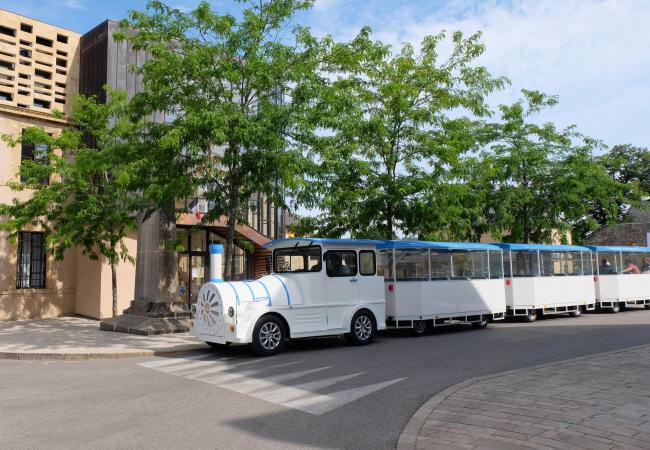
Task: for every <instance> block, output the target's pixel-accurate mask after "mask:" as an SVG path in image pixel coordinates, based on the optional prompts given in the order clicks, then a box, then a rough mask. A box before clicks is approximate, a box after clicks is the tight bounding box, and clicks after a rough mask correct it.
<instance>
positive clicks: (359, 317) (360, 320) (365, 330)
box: [346, 310, 375, 345]
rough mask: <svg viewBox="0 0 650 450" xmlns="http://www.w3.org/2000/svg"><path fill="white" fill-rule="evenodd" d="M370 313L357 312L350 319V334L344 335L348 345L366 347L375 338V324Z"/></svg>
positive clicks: (364, 311)
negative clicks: (348, 342)
mask: <svg viewBox="0 0 650 450" xmlns="http://www.w3.org/2000/svg"><path fill="white" fill-rule="evenodd" d="M373 319H374V318H373V316H372V314H371V313H370V311H366V310H361V311H358V312H357V313H356V314H355V315H354V317H353V318H352V323H351V324H350V333H349V334H347V335H346V337H347V338H348V340H349V341H350V343H352V344H354V345H366V344H369V343H370V341H372V338H373V337H374V336H375V324H374V321H373Z"/></svg>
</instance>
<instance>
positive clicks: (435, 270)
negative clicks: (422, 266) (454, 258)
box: [430, 251, 451, 280]
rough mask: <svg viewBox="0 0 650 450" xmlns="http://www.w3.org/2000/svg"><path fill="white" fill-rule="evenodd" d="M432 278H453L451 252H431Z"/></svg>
mask: <svg viewBox="0 0 650 450" xmlns="http://www.w3.org/2000/svg"><path fill="white" fill-rule="evenodd" d="M430 261H431V279H432V280H448V279H449V278H451V253H449V252H442V253H438V252H434V251H432V252H431V257H430Z"/></svg>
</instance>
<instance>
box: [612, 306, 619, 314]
mask: <svg viewBox="0 0 650 450" xmlns="http://www.w3.org/2000/svg"><path fill="white" fill-rule="evenodd" d="M620 311H621V305H620V303H614V304H613V305H612V310H611V312H612V314H616V313H618V312H620Z"/></svg>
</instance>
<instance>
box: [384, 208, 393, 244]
mask: <svg viewBox="0 0 650 450" xmlns="http://www.w3.org/2000/svg"><path fill="white" fill-rule="evenodd" d="M393 236H394V234H393V205H391V204H390V203H388V204H387V205H386V239H388V240H392V239H393Z"/></svg>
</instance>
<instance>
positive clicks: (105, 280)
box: [0, 10, 287, 320]
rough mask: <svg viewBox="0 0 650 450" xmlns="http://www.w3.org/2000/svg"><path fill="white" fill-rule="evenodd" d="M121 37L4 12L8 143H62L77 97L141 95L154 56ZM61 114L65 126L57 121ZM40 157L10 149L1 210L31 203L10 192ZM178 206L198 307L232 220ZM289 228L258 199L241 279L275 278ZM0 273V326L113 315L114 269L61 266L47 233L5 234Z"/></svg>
mask: <svg viewBox="0 0 650 450" xmlns="http://www.w3.org/2000/svg"><path fill="white" fill-rule="evenodd" d="M115 28H116V23H115V22H113V21H110V20H107V21H105V22H103V23H101V24H100V25H98V26H97V27H95V28H94V29H92V30H90V31H88V32H87V33H85V34H83V35H81V34H79V33H75V32H73V31H70V30H66V29H63V28H59V27H56V26H52V25H49V24H46V23H43V22H39V21H36V20H33V19H31V18H28V17H24V16H20V15H17V14H14V13H11V12H9V11H5V10H0V134H10V135H12V136H17V135H19V134H20V132H21V130H23V129H25V128H27V127H31V126H39V127H42V128H44V129H45V130H46V131H47V132H49V133H52V134H54V135H56V134H57V133H60V132H61V130H62V129H63V128H65V127H67V126H69V125H70V122H69V120H68V119H67V117H68V116H69V113H70V107H71V98H72V97H73V96H75V95H76V94H77V93H82V94H84V95H96V96H97V98H98V100H99V101H103V100H105V96H104V91H103V90H102V86H103V85H104V84H109V85H111V86H112V87H113V88H115V89H120V90H125V91H127V92H128V93H129V95H133V94H135V93H136V92H137V91H138V90H139V89H141V88H142V85H141V82H140V80H139V79H138V78H137V77H136V76H135V75H134V74H133V73H132V72H131V71H130V69H129V68H130V67H131V66H133V65H137V64H138V63H140V62H141V61H142V60H143V58H144V55H142V54H141V53H137V52H134V51H133V50H132V49H130V48H129V44H128V43H126V42H122V43H117V42H115V40H114V39H113V31H114V30H115ZM55 110H58V111H61V112H62V113H63V114H64V118H58V117H56V116H55V114H54V111H55ZM160 120H164V117H161V118H160ZM35 155H38V152H34V149H33V148H31V147H30V146H27V145H23V146H21V147H19V148H9V147H8V146H7V144H6V143H5V142H3V141H0V202H3V203H6V202H9V201H11V199H12V198H16V197H20V195H29V192H21V193H15V192H12V191H11V190H10V189H9V187H8V183H9V182H10V181H12V180H15V179H16V174H17V172H18V168H19V167H20V164H21V161H23V160H25V159H33V158H35V157H37V156H35ZM19 194H20V195H19ZM178 205H180V206H183V205H187V209H188V213H187V214H183V215H181V216H180V218H179V219H178V221H177V223H176V226H177V229H178V235H179V238H180V239H181V241H182V242H183V244H184V245H183V247H185V249H186V251H185V252H184V253H181V254H178V255H176V257H177V264H175V266H177V267H178V274H177V280H178V286H179V287H178V289H177V292H176V295H177V296H178V300H179V301H184V302H190V301H191V299H192V298H193V296H194V295H195V294H196V292H197V291H198V288H199V287H200V286H201V284H203V281H204V279H205V278H206V277H207V275H208V273H209V267H208V264H209V258H208V253H207V251H208V245H209V244H211V243H217V242H223V241H224V236H225V227H226V226H225V221H217V222H214V223H211V224H207V225H206V224H201V223H200V220H199V218H200V216H201V214H202V212H205V209H206V208H207V204H205V202H203V201H202V200H201V199H179V200H178ZM178 205H177V206H178ZM286 220H287V215H286V213H285V211H283V210H282V209H280V208H276V207H275V206H274V205H273V204H271V203H270V202H268V201H267V200H266V199H265V198H264V197H263V196H257V198H255V199H254V201H253V202H252V204H251V206H250V211H249V214H248V222H249V223H250V226H248V225H239V226H238V227H237V233H238V237H239V238H242V239H244V240H246V241H249V242H250V243H251V244H252V248H253V249H254V251H253V252H252V253H251V252H249V251H247V250H244V249H238V250H237V254H236V262H235V264H236V267H237V270H238V273H239V275H238V277H240V278H253V277H258V276H260V275H262V274H263V273H264V272H266V271H267V270H268V267H269V265H268V259H269V256H268V252H266V251H265V250H263V249H262V245H264V244H265V243H266V242H268V241H269V240H270V239H274V238H277V237H284V236H285V234H286ZM139 240H140V241H142V230H140V233H138V232H133V233H132V234H131V235H130V236H129V237H128V238H127V239H126V240H125V241H126V245H127V247H128V248H129V251H130V253H131V254H132V255H139V250H140V247H141V246H139V245H138V241H139ZM141 243H142V242H141ZM138 260H141V258H138ZM0 273H1V274H2V275H1V276H0V320H10V319H27V318H47V317H56V316H60V315H65V314H80V315H84V316H88V317H92V318H98V319H100V318H106V317H110V316H111V311H112V308H111V302H112V300H111V276H110V267H109V265H108V264H107V263H106V261H101V260H100V261H93V260H90V259H89V258H87V257H86V256H84V255H83V254H82V252H81V250H80V249H73V250H70V251H68V252H67V254H66V255H65V258H64V260H63V261H54V259H53V257H52V255H50V254H48V253H47V252H46V251H45V248H44V242H43V234H42V233H41V232H40V231H39V230H37V229H26V230H24V231H22V232H21V233H20V234H19V236H18V241H17V242H11V241H9V240H8V239H7V236H6V235H0ZM135 273H136V271H135V266H133V265H132V264H130V263H121V264H120V265H119V267H118V281H119V292H118V309H119V310H120V311H121V310H123V309H125V308H126V307H128V306H129V304H130V302H131V301H132V300H133V299H134V287H135V284H136V279H135ZM174 275H175V276H176V274H174Z"/></svg>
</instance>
